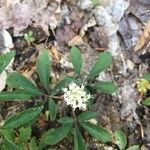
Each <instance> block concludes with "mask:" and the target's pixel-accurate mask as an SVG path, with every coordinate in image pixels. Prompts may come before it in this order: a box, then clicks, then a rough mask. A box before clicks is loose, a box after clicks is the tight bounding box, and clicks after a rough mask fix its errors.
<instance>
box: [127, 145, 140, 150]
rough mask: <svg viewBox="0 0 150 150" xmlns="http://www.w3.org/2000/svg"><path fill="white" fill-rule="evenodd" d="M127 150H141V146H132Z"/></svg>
mask: <svg viewBox="0 0 150 150" xmlns="http://www.w3.org/2000/svg"><path fill="white" fill-rule="evenodd" d="M127 150H140V147H139V145H133V146H130V147H129V148H128V149H127Z"/></svg>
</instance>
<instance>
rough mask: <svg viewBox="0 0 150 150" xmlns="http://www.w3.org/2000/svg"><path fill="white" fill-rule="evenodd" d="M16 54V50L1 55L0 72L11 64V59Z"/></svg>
mask: <svg viewBox="0 0 150 150" xmlns="http://www.w3.org/2000/svg"><path fill="white" fill-rule="evenodd" d="M15 54H16V52H15V51H11V52H8V53H6V54H2V55H0V74H1V73H2V71H3V70H4V69H5V68H6V67H7V66H8V65H9V63H10V61H11V60H12V59H13V58H14V57H15Z"/></svg>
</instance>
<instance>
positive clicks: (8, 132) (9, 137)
mask: <svg viewBox="0 0 150 150" xmlns="http://www.w3.org/2000/svg"><path fill="white" fill-rule="evenodd" d="M0 133H1V134H3V136H4V137H5V138H6V139H7V140H9V141H11V142H14V139H15V134H14V130H13V129H1V130H0Z"/></svg>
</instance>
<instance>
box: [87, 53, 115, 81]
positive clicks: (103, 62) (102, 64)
mask: <svg viewBox="0 0 150 150" xmlns="http://www.w3.org/2000/svg"><path fill="white" fill-rule="evenodd" d="M111 64H112V57H111V55H110V53H109V52H103V53H100V54H99V57H98V58H97V61H96V63H95V64H94V66H93V68H92V69H91V71H90V73H89V75H88V77H87V79H88V80H89V79H91V78H94V77H95V76H97V75H98V74H99V73H100V72H102V71H105V70H106V69H107V68H108V67H109V66H110V65H111Z"/></svg>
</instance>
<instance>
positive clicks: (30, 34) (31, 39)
mask: <svg viewBox="0 0 150 150" xmlns="http://www.w3.org/2000/svg"><path fill="white" fill-rule="evenodd" d="M24 39H25V40H26V42H27V43H28V45H31V44H32V43H33V42H34V41H35V37H34V33H33V32H32V31H29V32H27V33H25V34H24Z"/></svg>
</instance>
